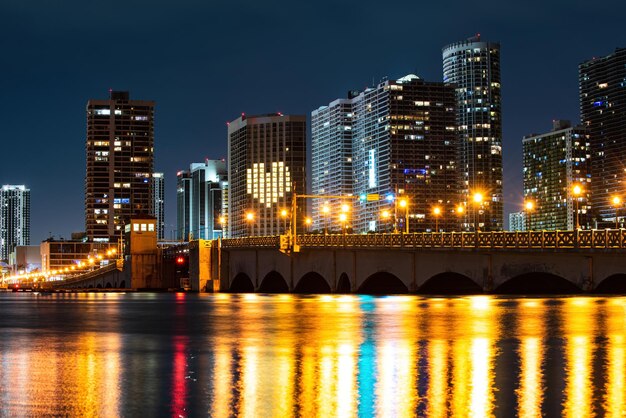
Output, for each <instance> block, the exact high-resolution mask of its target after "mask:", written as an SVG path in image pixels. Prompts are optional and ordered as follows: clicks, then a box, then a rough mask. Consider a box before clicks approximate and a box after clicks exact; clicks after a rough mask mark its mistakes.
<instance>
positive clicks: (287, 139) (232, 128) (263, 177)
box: [228, 113, 307, 238]
mask: <svg viewBox="0 0 626 418" xmlns="http://www.w3.org/2000/svg"><path fill="white" fill-rule="evenodd" d="M305 169H306V116H304V115H296V116H294V115H291V116H290V115H283V114H280V113H276V114H269V115H259V116H246V115H242V116H241V117H239V118H237V119H235V120H234V121H232V122H230V123H229V125H228V179H229V185H228V187H229V191H228V230H229V234H230V237H233V238H236V237H243V236H249V235H257V236H260V235H265V236H267V235H279V234H281V233H284V232H285V230H286V229H287V228H288V227H289V225H290V219H289V215H290V211H291V207H292V200H291V199H292V194H293V193H294V192H296V193H298V194H305V192H306V176H305ZM306 204H307V202H306V201H305V200H304V199H302V200H299V201H298V205H297V218H298V220H297V222H298V228H303V223H301V222H303V221H304V217H305V216H306V215H305V214H306ZM283 210H286V211H287V216H282V215H281V212H282V211H283Z"/></svg>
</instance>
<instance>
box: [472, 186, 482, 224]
mask: <svg viewBox="0 0 626 418" xmlns="http://www.w3.org/2000/svg"><path fill="white" fill-rule="evenodd" d="M483 199H484V196H483V194H482V193H481V192H476V193H474V195H473V196H472V200H474V203H475V204H476V214H475V216H474V222H475V225H474V230H475V231H480V208H481V206H482V205H483Z"/></svg>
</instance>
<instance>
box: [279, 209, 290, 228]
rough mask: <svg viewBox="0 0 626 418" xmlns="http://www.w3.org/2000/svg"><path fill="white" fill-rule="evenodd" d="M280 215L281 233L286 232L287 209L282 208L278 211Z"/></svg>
mask: <svg viewBox="0 0 626 418" xmlns="http://www.w3.org/2000/svg"><path fill="white" fill-rule="evenodd" d="M280 217H281V218H283V233H287V218H288V217H289V212H288V211H287V209H282V210H281V211H280Z"/></svg>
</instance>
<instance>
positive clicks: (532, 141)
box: [522, 120, 592, 231]
mask: <svg viewBox="0 0 626 418" xmlns="http://www.w3.org/2000/svg"><path fill="white" fill-rule="evenodd" d="M522 149H523V153H524V199H525V200H527V201H532V202H533V207H532V209H529V210H527V212H528V213H527V226H528V228H529V229H531V230H559V229H560V230H570V231H571V230H573V229H574V228H575V227H576V219H577V218H578V223H579V225H582V226H585V225H587V213H588V212H589V199H588V197H589V194H590V187H589V185H590V184H591V183H592V178H591V174H590V170H591V161H590V152H589V135H588V134H587V131H586V130H585V128H583V127H580V126H578V127H572V126H571V125H570V123H569V121H561V120H556V121H554V122H553V129H552V131H550V132H548V133H545V134H540V135H535V134H533V135H528V136H525V137H524V139H523V141H522ZM575 185H579V186H580V187H581V193H580V195H579V196H575V194H574V186H575ZM576 211H578V216H576Z"/></svg>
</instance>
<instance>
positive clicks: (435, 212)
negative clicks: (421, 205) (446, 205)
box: [433, 206, 441, 232]
mask: <svg viewBox="0 0 626 418" xmlns="http://www.w3.org/2000/svg"><path fill="white" fill-rule="evenodd" d="M433 215H434V216H435V232H439V216H440V215H441V208H440V207H439V206H435V207H434V208H433Z"/></svg>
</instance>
